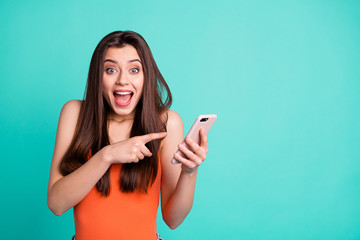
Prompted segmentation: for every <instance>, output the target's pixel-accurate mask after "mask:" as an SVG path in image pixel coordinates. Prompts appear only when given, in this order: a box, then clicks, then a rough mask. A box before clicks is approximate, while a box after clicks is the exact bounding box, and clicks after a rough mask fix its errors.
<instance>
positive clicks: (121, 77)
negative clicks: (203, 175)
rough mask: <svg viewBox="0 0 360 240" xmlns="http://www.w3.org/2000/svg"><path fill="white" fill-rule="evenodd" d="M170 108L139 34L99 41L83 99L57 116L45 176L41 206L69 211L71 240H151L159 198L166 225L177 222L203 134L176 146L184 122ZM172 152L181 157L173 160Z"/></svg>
mask: <svg viewBox="0 0 360 240" xmlns="http://www.w3.org/2000/svg"><path fill="white" fill-rule="evenodd" d="M163 92H165V93H166V96H163V95H162V94H163ZM163 99H165V101H163ZM171 102H172V98H171V93H170V90H169V88H168V86H167V84H166V82H165V80H164V78H163V77H162V75H161V73H160V71H159V69H158V67H157V66H156V63H155V61H154V58H153V56H152V54H151V51H150V49H149V47H148V45H147V43H146V42H145V40H144V39H143V38H142V37H141V36H140V35H139V34H137V33H135V32H131V31H125V32H122V31H117V32H113V33H110V34H109V35H107V36H105V37H104V38H103V39H102V40H101V41H100V43H99V44H98V46H97V47H96V49H95V52H94V54H93V56H92V59H91V63H90V69H89V75H88V81H87V86H86V95H85V99H84V100H83V101H80V100H72V101H69V102H67V103H66V104H65V105H64V106H63V108H62V110H61V113H60V118H59V123H58V129H57V134H56V141H55V148H54V155H53V159H52V163H51V170H50V179H49V186H48V199H47V202H48V207H49V208H50V210H51V211H52V212H53V213H54V214H55V215H57V216H59V215H61V214H63V213H64V212H66V211H67V210H69V209H71V208H73V209H74V220H75V236H74V237H73V239H75V238H76V240H92V239H94V240H95V239H96V240H99V239H101V240H105V239H108V240H111V239H114V240H115V239H116V240H119V239H141V240H144V239H145V240H146V239H149V240H155V239H157V237H158V235H157V233H156V213H157V208H158V205H159V196H160V192H161V210H162V216H163V219H164V221H165V222H166V224H167V225H168V226H169V227H170V228H171V229H174V228H176V227H177V226H179V225H180V224H181V223H182V222H183V221H184V219H185V217H186V216H187V214H188V213H189V211H190V209H191V207H192V203H193V198H194V189H195V181H196V175H197V170H198V166H199V165H200V164H201V163H202V162H203V161H204V160H205V158H206V153H207V151H208V144H207V136H206V133H205V132H204V131H203V130H201V131H200V136H201V143H200V145H198V144H196V143H195V142H194V141H192V140H191V139H186V143H187V144H188V146H189V147H186V146H184V145H182V144H180V143H181V142H182V140H183V138H184V132H183V123H182V120H181V118H180V116H179V115H178V114H177V113H176V112H174V111H172V110H169V108H170V105H171ZM178 148H179V149H180V150H181V151H182V152H183V153H184V155H185V156H186V157H181V156H179V155H177V154H174V153H175V152H176V151H177V149H178ZM173 157H175V159H176V160H178V161H179V162H181V164H175V165H174V164H172V163H171V159H172V158H173Z"/></svg>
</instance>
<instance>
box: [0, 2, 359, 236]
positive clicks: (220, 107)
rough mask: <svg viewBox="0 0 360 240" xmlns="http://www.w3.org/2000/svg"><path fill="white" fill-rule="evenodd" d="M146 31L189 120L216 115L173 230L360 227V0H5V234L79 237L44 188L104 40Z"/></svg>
mask: <svg viewBox="0 0 360 240" xmlns="http://www.w3.org/2000/svg"><path fill="white" fill-rule="evenodd" d="M115 30H134V31H137V32H139V33H140V34H142V35H143V36H144V38H145V39H146V40H147V42H148V44H149V45H150V48H151V49H152V52H153V55H154V57H155V60H156V61H157V63H158V66H159V68H160V70H161V72H162V73H163V75H164V77H165V79H166V80H167V82H168V84H169V86H170V88H171V90H172V93H173V97H174V103H173V106H172V109H173V110H175V111H177V112H178V113H179V114H180V115H181V116H182V118H183V121H184V126H185V131H187V130H188V129H189V128H190V126H191V124H192V122H193V121H194V120H195V118H196V116H197V115H198V114H206V113H216V114H217V115H218V120H217V122H216V123H215V125H214V127H213V128H212V129H211V131H210V133H209V144H210V146H209V147H210V152H209V154H208V158H207V160H206V161H205V163H204V164H203V166H201V168H200V170H199V175H198V182H197V188H196V195H195V202H194V206H193V209H192V211H191V212H190V214H189V216H188V217H187V219H186V220H185V221H184V223H183V224H182V225H181V226H180V227H179V228H177V229H176V230H170V229H169V228H168V227H167V226H166V225H165V224H164V223H163V221H162V219H161V215H159V217H158V231H159V232H160V234H161V235H162V236H163V237H164V238H165V240H168V239H172V240H177V239H360V192H359V191H360V162H359V161H360V147H359V145H360V114H359V105H360V95H359V90H360V83H359V80H360V44H359V43H360V2H359V1H334V0H329V1H318V0H314V1H306V0H305V1H280V0H275V1H230V0H223V1H89V0H87V1H69V0H65V1H56V2H55V1H26V0H19V1H10V0H5V1H4V0H3V1H1V2H0V32H1V38H0V53H1V58H0V81H1V94H0V109H1V111H0V121H1V122H0V123H1V124H0V139H1V142H0V143H1V144H0V148H1V151H0V152H1V161H0V164H1V165H0V167H1V170H2V171H1V174H0V177H1V179H0V180H1V209H2V210H1V212H2V213H1V218H0V219H1V220H0V221H1V222H0V228H1V230H0V232H1V239H44V240H45V239H53V240H54V239H59V240H60V239H70V238H71V236H72V235H73V233H74V223H73V215H72V211H68V212H66V213H65V214H63V215H62V216H60V217H57V216H55V215H53V214H52V213H51V212H50V210H49V209H48V208H47V204H46V194H47V183H48V177H49V169H50V162H51V158H52V153H53V147H54V141H55V134H56V128H57V121H58V117H59V113H60V110H61V107H62V106H63V104H64V103H65V102H67V101H69V100H71V99H82V97H83V93H84V89H85V83H86V77H87V71H88V66H89V62H90V58H91V55H92V52H93V50H94V49H95V46H96V45H97V43H98V42H99V41H100V39H101V38H102V37H103V36H105V35H106V34H108V33H110V32H112V31H115Z"/></svg>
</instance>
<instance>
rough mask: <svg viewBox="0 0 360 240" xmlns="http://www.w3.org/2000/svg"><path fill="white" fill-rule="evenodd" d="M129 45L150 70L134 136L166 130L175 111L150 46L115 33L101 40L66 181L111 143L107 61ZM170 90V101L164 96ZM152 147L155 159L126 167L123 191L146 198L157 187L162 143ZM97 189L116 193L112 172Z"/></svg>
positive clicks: (63, 167) (64, 167)
mask: <svg viewBox="0 0 360 240" xmlns="http://www.w3.org/2000/svg"><path fill="white" fill-rule="evenodd" d="M126 44H129V45H131V46H133V47H134V48H135V49H136V51H137V53H138V55H139V57H140V60H141V62H142V65H143V71H144V86H143V94H142V97H141V99H140V101H139V103H138V104H137V106H136V111H135V117H134V123H133V125H132V129H131V132H130V137H133V136H139V135H144V134H148V133H153V132H160V131H166V121H167V119H166V118H165V119H162V118H161V114H162V113H164V111H165V110H167V109H169V108H170V106H171V103H172V97H171V93H170V89H169V87H168V85H167V84H166V82H165V80H164V78H163V76H162V75H161V73H160V71H159V69H158V67H157V65H156V63H155V60H154V58H153V56H152V53H151V50H150V48H149V46H148V44H147V43H146V41H145V40H144V38H143V37H142V36H141V35H139V34H138V33H135V32H132V31H116V32H112V33H110V34H108V35H107V36H105V37H104V38H103V39H102V40H101V41H100V43H99V44H98V45H97V47H96V49H95V51H94V53H93V55H92V58H91V62H90V69H89V75H88V79H87V84H86V95H85V97H84V100H83V101H82V104H81V108H80V114H79V118H78V121H77V125H76V129H75V134H74V138H73V140H72V142H71V144H70V147H69V149H68V150H67V152H66V153H65V155H64V157H63V158H62V161H61V164H60V171H61V173H62V174H63V175H64V176H65V175H67V174H69V173H71V172H73V171H75V170H76V169H78V168H79V167H81V166H82V165H83V164H84V163H85V162H86V161H87V159H88V154H89V152H90V151H91V153H92V154H95V153H96V152H98V151H99V150H100V149H102V148H103V147H104V146H106V145H109V144H110V142H109V135H108V129H107V118H108V114H109V112H110V106H109V104H108V103H107V101H106V100H105V98H104V97H103V94H102V82H103V72H104V57H105V54H106V51H107V49H108V48H109V47H123V46H124V45H126ZM164 91H165V92H166V97H163V94H162V93H163V92H164ZM163 99H165V100H163ZM146 146H147V147H148V148H149V150H150V151H151V152H152V153H153V154H152V156H151V157H145V159H144V160H143V161H139V162H138V163H127V164H123V166H122V169H121V175H120V189H121V191H123V192H134V191H135V190H139V191H141V192H145V193H146V192H147V189H148V187H149V186H151V185H152V184H153V183H154V181H155V179H156V175H157V172H158V164H159V161H158V154H157V153H158V151H159V147H160V140H154V141H151V142H149V143H147V144H146ZM96 188H97V190H98V191H99V192H101V193H102V195H105V196H108V195H109V194H110V168H109V169H108V170H107V172H106V173H105V174H104V176H103V177H101V178H100V180H99V181H98V182H97V184H96Z"/></svg>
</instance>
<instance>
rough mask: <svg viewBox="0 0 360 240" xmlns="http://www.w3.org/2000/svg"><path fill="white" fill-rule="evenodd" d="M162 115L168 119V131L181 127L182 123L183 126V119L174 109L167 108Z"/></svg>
mask: <svg viewBox="0 0 360 240" xmlns="http://www.w3.org/2000/svg"><path fill="white" fill-rule="evenodd" d="M162 117H163V118H165V119H167V121H166V127H167V130H168V131H169V130H170V131H171V130H174V129H176V128H179V126H180V125H181V127H182V126H183V121H182V119H181V117H180V115H179V114H178V113H177V112H175V111H173V110H167V111H166V112H165V113H163V116H162Z"/></svg>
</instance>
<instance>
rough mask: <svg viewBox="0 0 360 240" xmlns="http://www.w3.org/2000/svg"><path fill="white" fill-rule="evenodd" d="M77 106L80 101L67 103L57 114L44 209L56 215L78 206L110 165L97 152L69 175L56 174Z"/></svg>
mask: <svg viewBox="0 0 360 240" xmlns="http://www.w3.org/2000/svg"><path fill="white" fill-rule="evenodd" d="M80 106H81V102H80V101H76V100H73V101H69V102H67V103H66V104H65V105H64V107H63V108H62V110H61V113H60V118H59V123H58V129H57V133H56V140H55V148H54V154H53V158H52V162H51V168H50V177H49V185H48V195H47V204H48V207H49V209H50V210H51V211H52V212H53V213H54V214H55V215H57V216H59V215H61V214H63V213H64V212H66V211H67V210H69V209H70V208H72V207H73V206H75V205H76V204H77V203H79V202H80V201H81V200H82V199H83V198H84V197H85V196H86V195H87V194H88V193H89V192H90V190H91V189H92V188H93V187H94V186H95V184H96V183H97V181H98V180H99V179H100V178H101V177H102V176H103V175H104V173H105V172H106V171H107V169H108V168H109V166H110V164H109V163H108V162H107V161H105V158H104V151H99V152H97V153H96V154H95V155H94V156H93V157H91V158H90V159H89V160H88V161H87V162H86V163H85V164H84V165H83V166H81V167H80V168H79V169H77V170H76V171H74V172H72V173H70V174H69V175H67V176H65V177H64V176H63V175H62V174H61V173H60V170H59V166H60V162H61V159H62V157H63V156H64V154H65V152H66V151H67V149H68V148H69V146H70V143H71V141H72V138H73V135H74V131H75V127H76V123H77V119H78V116H79V111H80Z"/></svg>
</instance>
